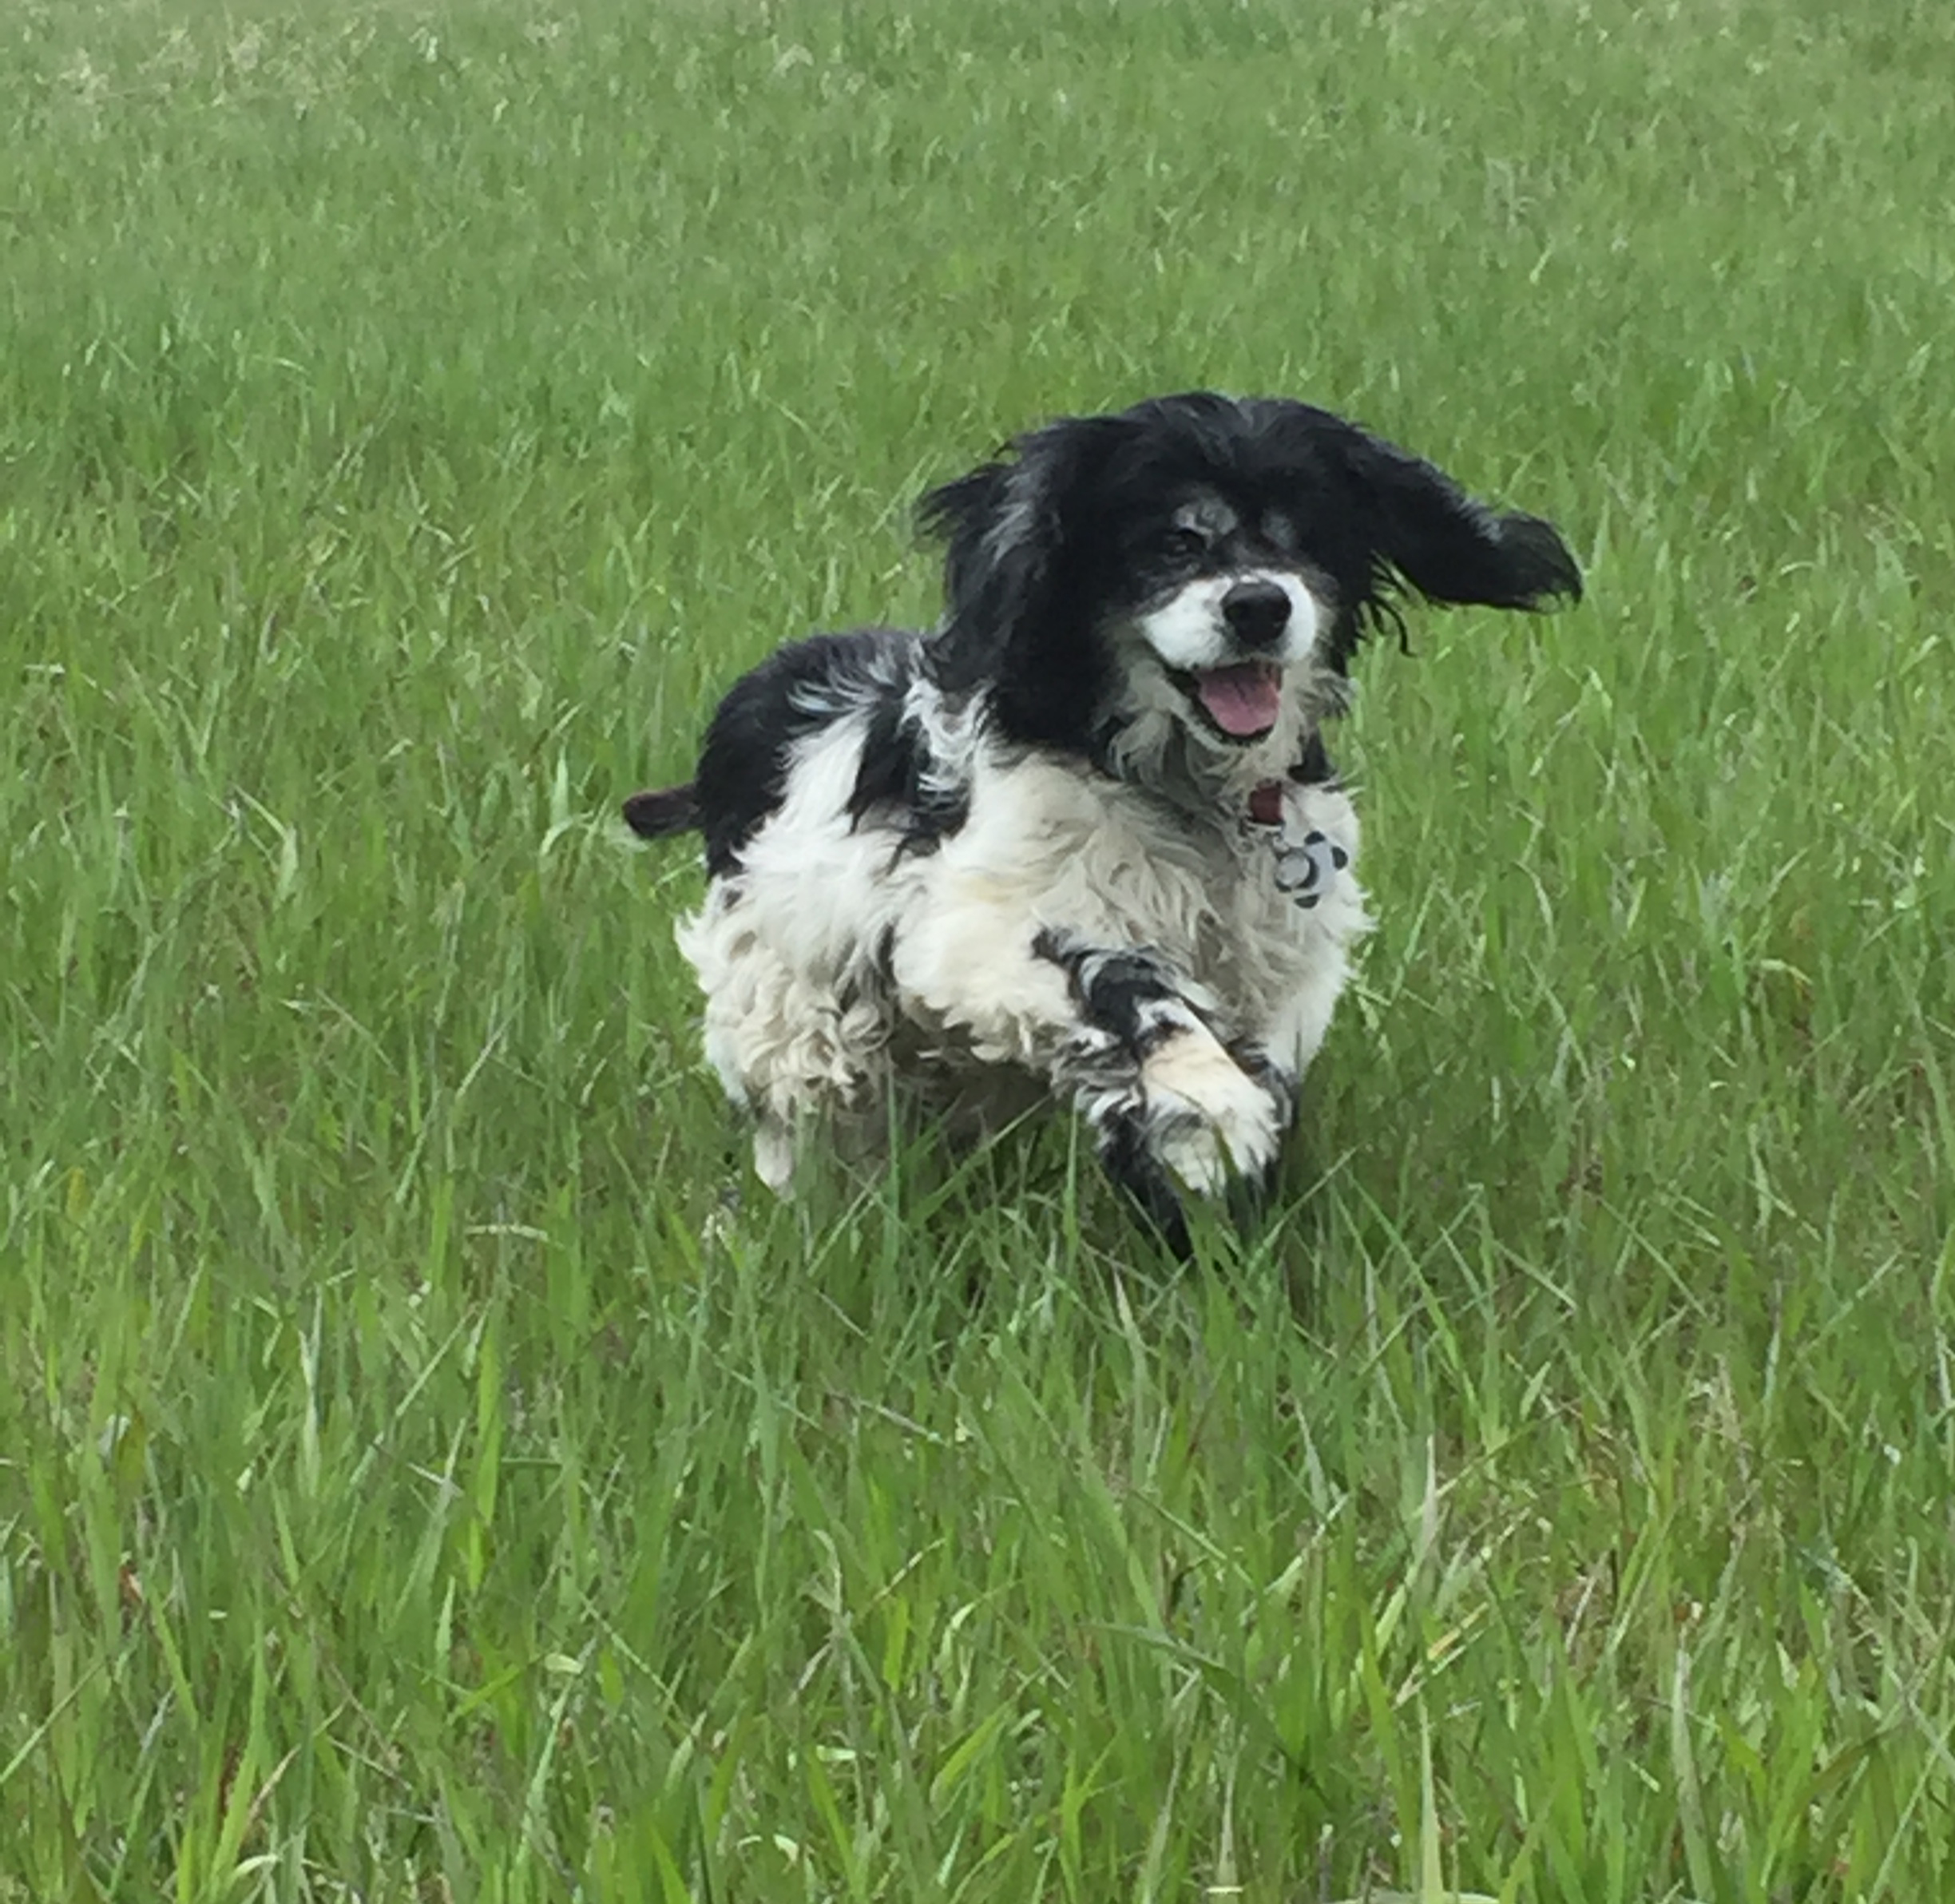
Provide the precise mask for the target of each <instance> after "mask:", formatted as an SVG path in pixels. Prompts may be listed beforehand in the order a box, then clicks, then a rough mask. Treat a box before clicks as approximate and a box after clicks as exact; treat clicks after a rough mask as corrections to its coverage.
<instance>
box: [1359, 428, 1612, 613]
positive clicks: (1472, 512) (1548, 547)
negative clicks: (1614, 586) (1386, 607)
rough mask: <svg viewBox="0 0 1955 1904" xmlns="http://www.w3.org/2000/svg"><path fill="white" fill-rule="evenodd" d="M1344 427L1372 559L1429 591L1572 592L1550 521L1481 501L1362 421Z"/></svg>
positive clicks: (1574, 584) (1525, 598)
mask: <svg viewBox="0 0 1955 1904" xmlns="http://www.w3.org/2000/svg"><path fill="white" fill-rule="evenodd" d="M1353 435H1354V441H1353V442H1351V444H1350V446H1349V447H1348V449H1347V450H1346V466H1347V467H1348V468H1349V470H1350V475H1351V479H1352V482H1353V483H1354V486H1355V487H1356V490H1357V491H1358V501H1359V505H1360V508H1361V510H1362V514H1363V516H1364V518H1366V523H1367V527H1368V530H1369V534H1370V541H1371V544H1372V548H1373V551H1374V555H1373V561H1374V567H1379V566H1382V568H1384V569H1389V570H1390V571H1392V572H1394V573H1397V574H1398V575H1400V576H1402V577H1404V578H1405V580H1406V581H1408V582H1410V584H1411V585H1412V586H1413V587H1414V588H1415V589H1418V592H1419V593H1420V594H1422V595H1423V596H1425V597H1426V598H1427V600H1429V601H1456V602H1477V603H1481V604H1483V605H1485V606H1486V607H1488V608H1497V609H1537V608H1544V607H1545V606H1547V605H1548V604H1549V602H1551V601H1556V600H1560V601H1580V599H1581V592H1582V578H1581V570H1580V569H1579V568H1578V567H1577V566H1576V561H1575V558H1574V557H1573V556H1572V555H1571V554H1569V553H1568V545H1567V544H1566V543H1565V542H1564V541H1562V540H1561V537H1560V533H1559V532H1558V531H1557V530H1556V529H1555V527H1554V526H1553V523H1550V522H1543V521H1542V520H1541V518H1540V517H1539V516H1529V515H1524V514H1521V513H1520V512H1519V511H1517V510H1516V511H1513V512H1511V513H1503V512H1501V511H1500V510H1493V509H1489V508H1488V507H1487V506H1486V505H1485V503H1482V502H1475V501H1474V500H1473V498H1472V497H1470V496H1469V495H1468V494H1466V492H1465V490H1462V489H1461V487H1460V486H1459V485H1458V484H1457V482H1454V481H1453V478H1451V477H1450V476H1448V475H1447V474H1445V472H1444V471H1443V470H1438V469H1435V468H1434V466H1433V465H1432V464H1430V463H1429V462H1424V461H1422V459H1421V458H1418V457H1416V456H1412V455H1409V454H1406V451H1404V450H1399V449H1396V448H1394V446H1392V445H1391V444H1390V443H1387V442H1382V441H1380V440H1379V438H1377V437H1374V436H1370V435H1367V434H1365V433H1364V432H1363V431H1362V430H1357V431H1354V433H1353ZM1378 581H1379V582H1380V583H1381V584H1386V583H1389V581H1390V576H1389V575H1387V574H1382V573H1381V574H1379V575H1378Z"/></svg>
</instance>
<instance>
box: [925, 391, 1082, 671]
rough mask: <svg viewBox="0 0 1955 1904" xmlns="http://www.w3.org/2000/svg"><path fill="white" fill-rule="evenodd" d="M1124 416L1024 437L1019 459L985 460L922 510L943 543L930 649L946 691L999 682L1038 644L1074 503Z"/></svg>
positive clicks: (1053, 426) (1068, 423)
mask: <svg viewBox="0 0 1955 1904" xmlns="http://www.w3.org/2000/svg"><path fill="white" fill-rule="evenodd" d="M1115 425H1116V419H1114V418H1107V417H1068V418H1062V419H1061V421H1059V422H1056V423H1050V424H1048V425H1047V426H1045V428H1044V429H1042V430H1033V431H1031V432H1030V433H1029V434H1026V435H1025V436H1021V437H1020V438H1017V440H1016V442H1013V445H1012V446H1011V447H1012V450H1013V458H1014V459H1013V460H1011V461H1000V462H987V463H983V464H981V465H980V466H978V467H977V469H974V470H972V471H971V472H970V474H969V475H967V476H960V477H958V478H956V479H955V480H954V482H946V483H944V484H943V485H942V486H940V487H939V488H937V489H934V490H931V491H930V493H929V494H928V495H926V496H925V497H924V498H923V500H922V502H920V503H919V504H918V506H917V519H918V523H919V524H920V526H922V530H923V532H924V534H926V535H927V536H930V537H934V538H935V539H936V540H938V541H942V543H943V544H944V545H945V547H944V598H945V610H946V613H945V618H944V625H943V627H942V629H941V630H940V631H939V633H938V635H937V636H936V637H935V639H934V641H932V643H931V651H932V655H933V657H934V672H935V673H936V676H937V678H938V680H939V681H940V682H941V683H942V684H943V685H944V686H945V687H946V688H953V689H962V688H971V687H974V686H975V685H977V683H979V682H980V681H983V680H991V679H995V678H996V677H997V675H998V674H999V672H1001V665H1002V664H1003V661H1004V658H1005V655H1006V653H1007V652H1008V651H1009V650H1010V649H1012V648H1013V646H1014V645H1016V644H1017V643H1019V642H1021V641H1029V640H1033V639H1036V636H1037V631H1038V629H1039V628H1040V626H1041V624H1042V623H1043V622H1044V621H1045V619H1046V617H1047V616H1048V614H1049V613H1050V612H1051V611H1052V609H1053V607H1054V606H1055V597H1056V593H1057V591H1058V590H1059V589H1060V588H1061V585H1062V582H1063V576H1062V569H1063V566H1064V556H1065V539H1066V534H1067V526H1068V518H1069V514H1070V508H1069V504H1070V499H1071V498H1072V497H1073V494H1074V491H1075V488H1076V486H1077V484H1078V483H1079V482H1081V480H1082V478H1083V476H1084V475H1085V472H1086V471H1087V470H1089V467H1090V466H1092V464H1093V462H1095V461H1096V459H1097V458H1098V457H1099V456H1100V454H1101V453H1102V451H1103V449H1104V446H1105V445H1106V444H1107V442H1108V441H1109V440H1110V438H1111V435H1112V430H1113V428H1114V426H1115Z"/></svg>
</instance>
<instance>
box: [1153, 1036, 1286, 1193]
mask: <svg viewBox="0 0 1955 1904" xmlns="http://www.w3.org/2000/svg"><path fill="white" fill-rule="evenodd" d="M1140 1081H1141V1085H1142V1088H1143V1089H1144V1093H1145V1094H1146V1103H1147V1121H1148V1136H1149V1140H1150V1142H1151V1144H1152V1148H1153V1149H1154V1152H1155V1154H1156V1156H1159V1157H1160V1160H1161V1161H1162V1163H1163V1164H1165V1165H1166V1166H1167V1167H1168V1169H1169V1171H1171V1172H1172V1173H1173V1175H1174V1176H1176V1178H1177V1179H1178V1180H1180V1183H1181V1184H1183V1186H1184V1188H1188V1189H1190V1190H1193V1191H1196V1192H1198V1193H1200V1195H1203V1196H1212V1195H1214V1194H1215V1192H1218V1191H1220V1190H1222V1189H1224V1188H1227V1185H1228V1184H1229V1182H1230V1180H1231V1179H1232V1178H1236V1177H1252V1176H1256V1175H1258V1174H1259V1172H1262V1171H1263V1170H1266V1169H1267V1168H1268V1167H1269V1165H1270V1164H1271V1163H1272V1162H1274V1161H1275V1156H1276V1152H1277V1148H1278V1146H1279V1144H1280V1143H1281V1142H1282V1139H1283V1123H1282V1118H1281V1115H1280V1112H1279V1106H1278V1105H1277V1102H1276V1100H1275V1097H1274V1096H1273V1095H1272V1094H1271V1092H1270V1090H1269V1089H1268V1088H1267V1086H1266V1085H1261V1084H1259V1083H1258V1082H1257V1081H1255V1079H1254V1078H1253V1077H1251V1076H1250V1075H1249V1074H1248V1073H1247V1072H1246V1071H1244V1070H1243V1068H1242V1066H1241V1065H1239V1064H1237V1063H1236V1061H1235V1059H1234V1058H1232V1057H1230V1056H1229V1054H1228V1053H1227V1051H1226V1050H1224V1049H1223V1047H1222V1046H1221V1045H1219V1044H1218V1043H1216V1041H1215V1039H1214V1038H1213V1037H1211V1036H1209V1035H1208V1033H1206V1032H1202V1033H1184V1035H1183V1036H1181V1037H1176V1038H1172V1039H1170V1040H1169V1041H1168V1042H1167V1043H1166V1044H1165V1045H1162V1046H1161V1047H1160V1049H1159V1050H1157V1051H1155V1052H1153V1053H1151V1054H1150V1055H1149V1056H1148V1058H1147V1060H1146V1061H1145V1062H1144V1064H1143V1065H1142V1066H1141V1068H1140Z"/></svg>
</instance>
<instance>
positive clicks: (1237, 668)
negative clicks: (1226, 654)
mask: <svg viewBox="0 0 1955 1904" xmlns="http://www.w3.org/2000/svg"><path fill="white" fill-rule="evenodd" d="M1175 679H1176V683H1177V684H1179V686H1180V688H1181V691H1182V692H1184V694H1186V695H1187V696H1188V697H1189V699H1190V700H1192V701H1193V702H1194V703H1195V704H1196V706H1197V707H1198V708H1200V709H1201V711H1202V712H1203V713H1204V714H1206V715H1207V716H1208V718H1209V720H1211V722H1212V723H1213V724H1215V726H1216V727H1217V728H1219V729H1220V730H1221V731H1222V732H1223V733H1224V734H1226V735H1227V736H1228V737H1229V739H1230V740H1261V739H1262V738H1263V736H1264V735H1265V734H1267V732H1269V731H1270V729H1271V728H1273V727H1275V724H1276V720H1277V716H1279V714H1281V713H1282V712H1283V669H1282V668H1280V667H1279V666H1278V665H1277V664H1276V663H1275V662H1274V661H1231V662H1230V663H1229V664H1228V665H1227V667H1225V668H1193V669H1190V670H1187V671H1184V670H1181V669H1179V668H1177V669H1176V671H1175Z"/></svg>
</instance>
